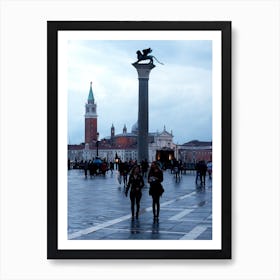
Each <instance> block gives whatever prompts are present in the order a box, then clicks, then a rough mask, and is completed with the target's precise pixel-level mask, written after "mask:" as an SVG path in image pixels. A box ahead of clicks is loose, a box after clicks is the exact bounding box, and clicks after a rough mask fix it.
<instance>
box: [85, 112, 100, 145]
mask: <svg viewBox="0 0 280 280" xmlns="http://www.w3.org/2000/svg"><path fill="white" fill-rule="evenodd" d="M96 140H97V119H96V118H86V119H85V143H92V142H94V141H96Z"/></svg>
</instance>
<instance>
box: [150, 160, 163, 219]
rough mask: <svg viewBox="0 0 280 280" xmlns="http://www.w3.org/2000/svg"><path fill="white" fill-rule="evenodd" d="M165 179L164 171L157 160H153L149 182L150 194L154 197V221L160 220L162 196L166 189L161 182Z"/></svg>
mask: <svg viewBox="0 0 280 280" xmlns="http://www.w3.org/2000/svg"><path fill="white" fill-rule="evenodd" d="M162 181H163V173H162V170H161V169H160V168H159V166H158V165H157V164H156V162H152V164H151V168H150V171H149V174H148V182H149V183H150V190H149V195H151V196H152V198H153V214H154V222H158V220H159V211H160V201H159V200H160V196H161V195H162V194H163V192H164V189H163V187H162V184H161V182H162Z"/></svg>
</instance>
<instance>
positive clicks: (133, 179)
mask: <svg viewBox="0 0 280 280" xmlns="http://www.w3.org/2000/svg"><path fill="white" fill-rule="evenodd" d="M143 187H144V180H143V177H142V175H141V174H140V167H139V166H138V165H136V166H134V168H133V169H132V171H131V174H130V176H129V180H128V184H127V187H126V190H125V195H126V196H127V193H128V191H129V189H130V201H131V218H132V220H134V208H135V203H136V219H138V217H139V210H140V200H141V197H142V191H141V190H142V188H143Z"/></svg>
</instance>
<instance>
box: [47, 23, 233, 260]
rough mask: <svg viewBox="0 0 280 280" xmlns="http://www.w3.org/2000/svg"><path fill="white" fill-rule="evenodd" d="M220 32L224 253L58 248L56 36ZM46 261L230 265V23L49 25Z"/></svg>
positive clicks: (213, 251)
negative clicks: (175, 261)
mask: <svg viewBox="0 0 280 280" xmlns="http://www.w3.org/2000/svg"><path fill="white" fill-rule="evenodd" d="M73 30H74V31H91V30H100V31H106V30H111V31H118V30H127V31H133V30H146V31H150V30H156V31H164V30H168V31H176V30H190V31H200V30H202V31H220V32H221V42H222V46H221V56H222V57H221V61H222V65H221V69H222V71H221V81H222V84H221V92H222V97H221V105H222V108H221V143H222V145H221V185H222V190H221V249H213V250H212V249H199V250H196V249H190V250H188V249H186V250H185V249H183V250H177V249H158V250H146V249H145V250H128V249H124V250H119V249H118V250H114V249H109V250H100V249H97V250H92V249H87V250H85V249H59V248H58V153H59V150H58V112H59V110H60V108H58V82H59V81H58V32H59V31H73ZM47 94H48V97H47V107H48V108H47V113H48V116H47V121H48V123H47V133H48V136H47V137H48V139H47V141H48V147H47V148H48V156H47V157H48V159H47V160H48V163H47V168H48V170H47V173H48V178H47V179H48V182H47V258H48V259H231V22H230V21H184V22H182V21H48V22H47Z"/></svg>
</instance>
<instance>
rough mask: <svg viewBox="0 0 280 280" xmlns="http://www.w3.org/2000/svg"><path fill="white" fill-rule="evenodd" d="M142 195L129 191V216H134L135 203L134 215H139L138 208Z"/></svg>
mask: <svg viewBox="0 0 280 280" xmlns="http://www.w3.org/2000/svg"><path fill="white" fill-rule="evenodd" d="M141 197H142V193H141V192H136V193H134V192H130V201H131V216H132V217H134V213H135V209H134V208H135V204H136V217H138V215H139V210H140V200H141Z"/></svg>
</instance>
